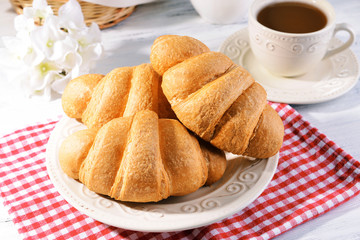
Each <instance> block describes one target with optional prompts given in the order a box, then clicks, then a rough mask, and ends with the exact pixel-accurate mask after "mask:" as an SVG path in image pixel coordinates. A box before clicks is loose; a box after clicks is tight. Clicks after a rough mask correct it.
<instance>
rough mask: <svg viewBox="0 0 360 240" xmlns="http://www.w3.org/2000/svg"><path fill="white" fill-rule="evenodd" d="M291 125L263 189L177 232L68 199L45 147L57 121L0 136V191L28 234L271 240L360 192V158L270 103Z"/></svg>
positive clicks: (288, 110)
mask: <svg viewBox="0 0 360 240" xmlns="http://www.w3.org/2000/svg"><path fill="white" fill-rule="evenodd" d="M272 106H273V107H274V108H275V109H276V110H277V111H278V112H279V114H280V116H281V117H282V120H283V122H284V124H285V138H284V144H283V147H282V149H281V152H280V160H279V166H278V169H277V172H276V174H275V176H274V178H273V180H272V181H271V183H270V185H269V186H268V187H267V188H266V190H265V191H264V192H263V193H262V194H261V196H260V197H259V198H258V199H256V200H255V201H254V202H253V203H251V204H250V205H249V206H248V207H246V208H245V209H243V210H242V211H240V212H238V213H236V214H234V215H233V216H230V217H229V218H227V219H224V220H222V221H220V222H217V223H214V224H212V225H209V226H206V227H201V228H197V229H193V230H188V231H181V232H171V233H142V232H134V231H129V230H125V229H120V228H116V227H112V226H108V225H106V224H103V223H101V222H98V221H96V220H94V219H92V218H90V217H88V216H86V215H84V214H81V213H80V212H79V211H77V210H76V209H75V208H74V207H72V206H71V205H69V204H68V203H67V202H66V201H65V200H64V199H63V198H62V197H61V196H60V195H59V193H58V192H57V191H56V190H55V188H54V186H53V185H52V183H51V181H50V180H49V177H48V175H47V172H46V167H45V149H46V143H47V141H48V139H49V136H50V134H51V131H52V129H53V128H54V126H55V124H56V121H52V122H48V123H45V124H39V125H36V126H31V127H27V128H25V129H21V130H18V131H16V132H14V133H12V134H10V135H7V136H4V137H3V138H2V139H1V140H0V158H1V161H0V192H1V197H2V198H3V201H4V205H5V206H6V207H7V208H8V210H9V213H10V215H11V217H12V218H13V221H14V223H15V226H16V228H17V229H18V231H19V233H20V234H21V236H22V237H23V238H24V239H41V238H46V239H69V238H74V239H82V238H86V239H88V238H90V239H108V238H115V239H121V238H137V239H149V238H155V239H179V238H189V239H193V238H201V239H203V238H206V239H209V238H212V239H223V238H230V237H233V239H269V238H272V237H274V236H276V235H279V234H281V233H283V232H285V231H287V230H289V229H291V228H293V227H295V226H297V225H299V224H301V223H303V222H306V221H308V220H310V219H312V218H315V217H317V216H319V215H320V214H323V213H325V212H327V211H329V210H330V209H332V208H334V207H336V206H338V205H339V204H341V203H343V202H345V201H346V200H348V199H350V198H351V197H353V196H355V195H356V194H358V193H359V192H360V163H359V162H358V161H356V160H355V159H353V158H352V157H351V156H350V155H348V154H346V153H345V152H344V151H343V150H342V149H340V148H339V147H338V146H336V144H335V143H333V142H332V141H330V140H329V139H327V138H326V136H325V135H323V134H321V133H319V132H318V131H317V129H316V128H314V127H312V126H311V125H310V124H309V123H308V122H306V121H304V120H303V119H302V116H301V115H299V114H298V113H297V112H296V111H295V110H294V109H292V108H291V107H290V106H288V105H285V104H275V103H274V104H272Z"/></svg>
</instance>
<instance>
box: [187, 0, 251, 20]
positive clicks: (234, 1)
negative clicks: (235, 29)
mask: <svg viewBox="0 0 360 240" xmlns="http://www.w3.org/2000/svg"><path fill="white" fill-rule="evenodd" d="M250 1H251V0H191V3H192V5H193V7H194V8H195V10H196V11H197V12H198V13H199V15H200V16H201V18H203V19H204V20H205V21H207V22H210V23H213V24H233V23H238V22H242V21H246V18H247V12H248V9H249V5H250Z"/></svg>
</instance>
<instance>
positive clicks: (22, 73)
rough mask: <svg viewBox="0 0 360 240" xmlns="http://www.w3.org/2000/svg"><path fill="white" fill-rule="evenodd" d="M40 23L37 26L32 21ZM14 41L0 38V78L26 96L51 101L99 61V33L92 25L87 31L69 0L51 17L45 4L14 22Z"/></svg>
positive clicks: (76, 5)
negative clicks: (9, 81)
mask: <svg viewBox="0 0 360 240" xmlns="http://www.w3.org/2000/svg"><path fill="white" fill-rule="evenodd" d="M37 19H40V20H41V26H36V25H35V20H37ZM14 23H15V29H16V31H17V34H16V36H15V37H3V38H2V40H3V42H4V46H5V48H3V49H1V48H0V75H1V76H4V77H5V78H7V79H9V80H11V81H12V82H16V83H17V85H19V86H21V88H22V89H23V90H24V92H25V94H26V95H27V96H40V97H42V98H45V99H48V100H49V99H51V93H52V91H55V92H58V93H62V91H63V90H64V88H65V86H66V84H67V83H68V82H69V81H70V79H71V78H75V77H77V76H79V75H81V74H85V73H88V72H89V71H90V68H91V67H93V65H94V63H95V62H96V61H97V60H98V59H99V58H100V57H101V55H102V52H103V46H102V43H101V32H100V29H99V27H98V26H97V25H96V24H94V23H93V24H92V25H91V26H90V27H87V26H86V25H85V23H84V17H83V15H82V12H81V7H80V5H79V3H78V2H77V1H76V0H69V1H68V2H67V3H66V4H64V5H63V6H62V7H61V8H60V9H59V16H55V15H53V12H52V10H51V8H50V6H48V5H47V3H46V1H45V0H34V2H33V7H30V8H24V14H23V15H19V16H17V17H16V18H15V21H14Z"/></svg>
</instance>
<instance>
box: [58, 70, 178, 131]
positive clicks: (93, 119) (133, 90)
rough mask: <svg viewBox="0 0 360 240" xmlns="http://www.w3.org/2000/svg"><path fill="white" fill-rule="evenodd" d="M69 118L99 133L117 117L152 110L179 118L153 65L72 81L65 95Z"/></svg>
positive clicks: (63, 97)
mask: <svg viewBox="0 0 360 240" xmlns="http://www.w3.org/2000/svg"><path fill="white" fill-rule="evenodd" d="M61 100H62V107H63V110H64V112H65V114H66V115H67V116H69V117H70V118H76V119H78V120H79V121H81V122H83V123H84V124H85V125H86V126H87V127H88V128H95V129H99V128H100V127H102V126H103V125H104V124H105V123H107V122H109V121H110V120H112V119H114V118H117V117H122V116H124V117H126V116H132V115H133V114H135V113H136V112H138V111H141V110H145V109H148V110H152V111H155V112H156V113H158V114H159V116H160V117H161V118H175V114H174V113H173V111H172V110H171V107H170V104H169V103H168V101H167V99H166V98H165V96H164V94H163V92H162V89H161V76H159V74H157V73H156V72H155V71H154V69H153V68H152V66H151V64H141V65H139V66H135V67H121V68H116V69H114V70H112V71H111V72H109V73H108V74H106V75H105V76H104V75H101V74H86V75H82V76H80V77H78V78H75V79H73V80H71V81H70V82H69V83H68V85H67V86H66V88H65V90H64V93H63V95H62V99H61Z"/></svg>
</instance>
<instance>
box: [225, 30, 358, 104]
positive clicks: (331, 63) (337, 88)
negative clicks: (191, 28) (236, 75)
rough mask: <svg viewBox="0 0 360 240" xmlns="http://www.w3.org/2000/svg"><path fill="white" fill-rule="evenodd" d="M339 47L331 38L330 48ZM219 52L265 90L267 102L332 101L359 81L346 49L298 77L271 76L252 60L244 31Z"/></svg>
mask: <svg viewBox="0 0 360 240" xmlns="http://www.w3.org/2000/svg"><path fill="white" fill-rule="evenodd" d="M339 44H341V41H340V40H338V39H336V38H334V39H333V40H332V42H331V44H330V48H331V47H334V46H336V45H339ZM220 52H222V53H224V54H225V55H227V56H228V57H230V58H231V59H232V60H233V61H234V62H235V63H236V64H239V65H241V66H243V67H244V68H246V69H247V70H248V71H249V72H250V73H251V75H252V76H253V77H254V79H255V80H256V81H257V82H258V83H260V84H261V85H262V86H263V87H264V88H265V90H266V92H267V94H268V100H270V101H274V102H283V103H289V104H310V103H319V102H324V101H328V100H332V99H334V98H337V97H339V96H341V95H343V94H345V93H346V92H348V91H349V90H350V89H351V88H352V87H354V86H355V84H356V83H357V81H358V78H359V63H358V61H357V59H356V56H355V55H354V53H353V52H352V51H351V50H350V49H347V50H345V51H343V52H341V53H339V54H336V55H334V56H333V57H330V58H328V59H326V60H324V61H322V62H321V63H320V64H319V65H318V66H317V67H316V68H315V69H314V70H313V71H311V72H309V73H307V74H305V75H302V76H300V77H293V78H287V77H278V76H274V75H272V74H271V73H270V72H268V71H267V70H266V69H265V68H264V67H263V66H261V65H260V64H259V63H258V61H256V58H255V56H254V55H253V53H252V51H251V49H250V44H249V36H248V30H247V28H244V29H241V30H240V31H238V32H235V33H234V34H232V35H231V36H230V37H229V38H227V39H226V40H225V41H224V43H223V44H222V45H221V47H220Z"/></svg>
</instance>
